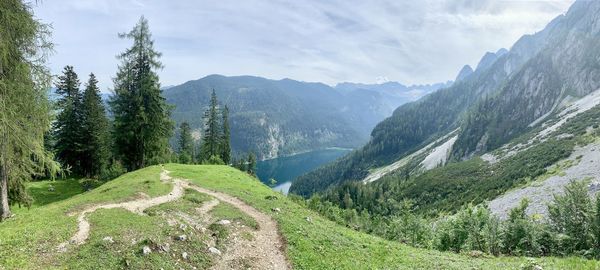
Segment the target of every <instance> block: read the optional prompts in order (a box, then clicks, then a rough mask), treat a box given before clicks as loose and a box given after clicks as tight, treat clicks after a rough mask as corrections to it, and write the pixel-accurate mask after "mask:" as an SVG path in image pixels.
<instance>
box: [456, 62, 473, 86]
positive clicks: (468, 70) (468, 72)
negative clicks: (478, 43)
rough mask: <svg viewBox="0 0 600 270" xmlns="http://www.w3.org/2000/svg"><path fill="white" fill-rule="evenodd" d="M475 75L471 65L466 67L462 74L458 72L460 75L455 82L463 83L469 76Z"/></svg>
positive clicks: (461, 71)
mask: <svg viewBox="0 0 600 270" xmlns="http://www.w3.org/2000/svg"><path fill="white" fill-rule="evenodd" d="M472 73H473V68H471V66H469V65H465V66H464V67H463V68H462V69H461V70H460V72H458V75H457V76H456V79H455V80H454V81H455V82H458V81H461V80H463V79H464V78H466V77H467V76H469V75H471V74H472Z"/></svg>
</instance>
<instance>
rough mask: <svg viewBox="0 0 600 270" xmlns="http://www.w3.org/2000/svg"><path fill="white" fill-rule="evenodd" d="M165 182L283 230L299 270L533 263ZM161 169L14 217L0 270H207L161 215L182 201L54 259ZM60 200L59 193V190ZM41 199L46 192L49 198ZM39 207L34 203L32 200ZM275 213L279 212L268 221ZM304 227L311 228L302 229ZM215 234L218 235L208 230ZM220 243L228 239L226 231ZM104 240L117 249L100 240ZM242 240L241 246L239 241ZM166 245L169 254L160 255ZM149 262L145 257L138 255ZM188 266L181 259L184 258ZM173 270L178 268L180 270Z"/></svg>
mask: <svg viewBox="0 0 600 270" xmlns="http://www.w3.org/2000/svg"><path fill="white" fill-rule="evenodd" d="M165 167H166V169H168V170H170V171H172V173H171V176H174V177H180V178H185V179H190V180H191V181H192V182H193V183H195V184H197V185H199V186H202V187H205V188H209V189H213V190H217V191H221V192H225V193H228V194H231V195H234V196H236V197H238V198H240V199H241V200H244V201H245V202H247V203H248V204H250V205H252V206H254V207H255V208H257V209H259V210H260V211H262V212H264V213H267V214H269V215H271V216H272V217H273V218H274V219H275V220H276V221H277V222H278V224H279V227H280V231H281V233H282V234H283V237H284V238H285V241H286V243H287V254H288V258H289V259H290V261H291V263H292V264H293V266H294V268H295V269H520V268H521V265H525V264H528V263H529V260H528V259H526V258H518V257H500V258H494V257H491V258H472V257H469V256H468V255H462V254H454V253H447V252H438V251H432V250H424V249H417V248H411V247H408V246H406V245H403V244H401V243H398V242H392V241H387V240H384V239H381V238H378V237H375V236H371V235H368V234H364V233H359V232H356V231H353V230H351V229H348V228H344V227H341V226H338V225H336V224H335V223H333V222H331V221H329V220H327V219H325V218H322V217H320V216H319V215H318V214H316V213H314V212H312V211H310V210H308V209H306V208H304V207H302V206H300V205H299V204H296V203H295V202H292V201H291V200H289V199H287V198H286V197H285V196H283V195H281V194H278V193H276V192H273V191H272V190H271V189H269V188H268V187H267V186H265V185H263V184H261V183H260V182H259V181H258V180H256V179H255V178H252V177H250V176H248V175H246V174H245V173H242V172H240V171H238V170H236V169H233V168H230V167H226V166H210V165H206V166H194V165H178V164H168V165H166V166H165ZM160 170H161V168H160V167H159V166H153V167H149V168H146V169H143V170H139V171H136V172H133V173H129V174H126V175H123V176H122V177H119V178H117V179H115V180H113V181H111V182H108V183H106V184H104V185H102V186H100V187H98V188H96V189H94V190H92V191H89V192H83V193H81V194H77V195H74V194H75V193H77V192H81V191H82V190H79V191H77V189H76V186H75V185H74V183H64V189H63V188H62V187H61V188H60V190H64V191H71V192H65V193H64V194H62V195H61V196H62V197H60V196H55V195H52V196H53V197H52V198H54V199H47V200H46V201H44V200H38V203H39V204H38V205H36V206H35V207H32V208H31V209H30V210H25V209H23V210H19V211H17V216H16V217H14V218H11V219H9V220H8V221H6V222H2V223H0V269H99V268H103V269H126V268H130V269H160V268H164V269H174V268H175V269H179V267H183V268H185V269H189V268H192V266H195V267H197V268H198V269H204V268H207V267H208V266H209V265H211V264H212V261H211V257H210V256H209V255H207V254H206V246H205V244H204V240H206V239H205V238H204V237H207V236H206V235H205V234H201V233H197V234H191V233H190V230H189V229H188V230H187V231H185V233H186V234H187V235H188V240H189V241H175V240H173V236H175V235H179V234H181V233H184V232H183V231H182V230H181V229H180V228H179V227H178V226H173V227H172V226H169V225H168V224H167V222H166V221H165V218H164V217H163V215H161V214H159V213H161V212H162V213H166V214H168V213H169V211H173V210H176V211H184V212H189V211H191V210H192V209H194V208H195V207H198V206H199V204H200V203H202V202H205V201H207V200H208V199H210V198H209V197H208V196H205V195H203V194H200V193H197V192H194V191H186V194H185V196H184V199H182V200H178V201H175V202H171V203H168V204H164V205H160V206H157V207H154V208H152V209H148V213H154V214H153V215H150V214H149V215H147V216H140V215H136V214H133V213H130V212H127V211H125V210H123V209H108V210H98V211H97V212H94V213H93V214H90V215H89V221H90V223H91V234H90V238H89V239H88V241H87V242H86V244H84V245H82V246H80V247H70V248H69V249H68V251H67V252H65V253H57V251H56V247H57V246H58V244H59V243H61V242H63V241H66V240H68V239H69V238H70V237H71V235H72V234H73V233H74V232H75V230H76V220H75V217H70V216H68V215H67V213H69V212H71V211H73V210H75V209H82V208H83V207H85V205H90V204H94V203H101V202H109V201H110V202H112V201H125V200H127V199H131V198H134V197H136V196H139V195H137V194H138V193H139V192H144V193H146V194H148V195H150V196H159V195H163V194H166V193H167V192H168V191H170V189H171V186H170V185H168V184H164V183H161V182H160V181H159V173H160ZM55 185H56V190H59V187H58V186H59V185H62V184H58V183H56V182H55ZM29 188H30V190H32V191H33V189H34V188H37V189H38V191H39V192H32V194H34V197H36V196H42V197H45V196H46V195H48V194H45V193H44V192H42V191H43V190H45V189H46V187H45V186H43V184H42V183H41V182H40V183H31V185H30V187H29ZM46 190H47V189H46ZM38 199H40V198H38ZM275 207H278V208H280V209H281V211H280V212H278V213H275V212H272V211H271V209H272V208H275ZM211 214H212V215H214V216H215V217H214V218H215V219H223V218H227V219H231V220H235V221H240V222H242V223H244V224H246V225H248V226H251V224H252V219H248V217H247V216H245V215H244V214H242V213H240V212H239V211H237V209H235V208H232V207H231V206H229V205H227V204H220V205H219V206H217V207H216V208H214V209H213V211H212V212H211ZM307 217H310V221H307ZM213 229H214V231H213V233H221V231H220V230H219V229H218V228H213ZM224 233H227V232H226V231H224ZM107 236H110V237H112V238H113V239H114V243H108V242H106V241H104V240H103V238H105V237H107ZM242 237H244V236H242ZM164 243H170V250H171V252H170V253H159V252H157V251H156V250H157V249H156V248H157V247H158V246H159V245H163V244H164ZM145 245H147V246H150V247H152V248H153V252H152V253H151V254H150V255H148V256H143V255H142V254H141V249H142V247H143V246H145ZM184 251H185V252H187V253H188V254H190V259H189V260H188V261H185V260H183V259H182V258H181V253H182V252H184ZM534 260H535V262H536V263H537V264H539V265H541V266H542V267H543V268H544V269H596V268H599V267H600V264H598V262H596V261H589V260H584V259H580V258H539V259H534ZM176 264H177V265H176Z"/></svg>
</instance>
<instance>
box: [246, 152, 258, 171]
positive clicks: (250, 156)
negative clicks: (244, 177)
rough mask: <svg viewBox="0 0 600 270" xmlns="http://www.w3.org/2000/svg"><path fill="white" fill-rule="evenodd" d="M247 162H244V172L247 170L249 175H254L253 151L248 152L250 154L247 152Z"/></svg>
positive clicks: (254, 157)
mask: <svg viewBox="0 0 600 270" xmlns="http://www.w3.org/2000/svg"><path fill="white" fill-rule="evenodd" d="M247 163H248V164H246V172H248V173H249V174H251V175H254V174H255V173H256V156H255V155H254V153H252V152H250V154H248V161H247Z"/></svg>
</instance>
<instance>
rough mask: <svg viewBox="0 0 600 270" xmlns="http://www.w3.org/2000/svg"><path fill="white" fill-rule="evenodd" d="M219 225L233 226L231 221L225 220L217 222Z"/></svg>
mask: <svg viewBox="0 0 600 270" xmlns="http://www.w3.org/2000/svg"><path fill="white" fill-rule="evenodd" d="M217 224H219V225H229V224H231V221H229V220H226V219H223V220H219V221H218V222H217Z"/></svg>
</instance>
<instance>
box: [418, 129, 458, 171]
mask: <svg viewBox="0 0 600 270" xmlns="http://www.w3.org/2000/svg"><path fill="white" fill-rule="evenodd" d="M456 139H458V135H456V136H454V137H452V138H450V139H449V140H448V141H446V142H445V143H443V144H441V145H439V146H438V147H436V148H434V149H433V151H431V153H429V155H427V157H425V159H423V161H422V162H421V165H423V168H425V169H426V170H431V169H433V168H435V167H438V166H439V165H444V164H446V160H448V156H449V155H450V150H451V149H452V145H454V142H456Z"/></svg>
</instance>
